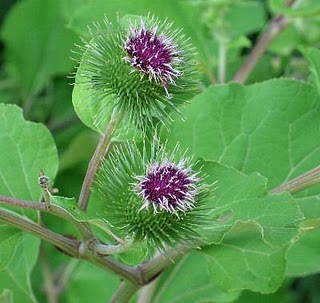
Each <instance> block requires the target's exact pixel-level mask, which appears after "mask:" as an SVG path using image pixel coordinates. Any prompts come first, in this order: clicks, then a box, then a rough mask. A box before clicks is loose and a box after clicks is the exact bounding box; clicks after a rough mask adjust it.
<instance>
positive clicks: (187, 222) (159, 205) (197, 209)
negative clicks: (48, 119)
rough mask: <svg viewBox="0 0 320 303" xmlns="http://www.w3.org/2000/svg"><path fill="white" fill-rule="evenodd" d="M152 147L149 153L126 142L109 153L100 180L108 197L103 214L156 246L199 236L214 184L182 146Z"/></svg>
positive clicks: (101, 191)
mask: <svg viewBox="0 0 320 303" xmlns="http://www.w3.org/2000/svg"><path fill="white" fill-rule="evenodd" d="M151 149H152V150H151V152H149V154H148V153H147V152H146V150H145V149H144V150H143V152H140V151H139V149H138V148H137V146H136V145H135V144H126V145H124V146H120V147H116V148H115V150H114V151H113V152H112V153H111V154H109V155H108V157H107V158H106V159H105V161H104V163H103V165H102V168H101V170H100V172H99V173H98V176H97V183H96V185H97V189H98V190H97V193H98V195H99V196H100V199H101V200H102V201H104V203H106V207H105V209H106V211H105V213H104V219H105V220H106V221H107V222H109V223H110V224H111V225H112V226H113V227H115V228H118V230H119V231H122V235H123V236H128V235H129V236H131V237H133V238H134V239H136V240H146V241H148V243H149V244H152V245H155V246H156V247H158V248H164V247H165V246H166V245H173V244H175V243H178V242H192V241H194V240H195V239H199V238H200V236H199V234H198V233H197V229H199V228H200V227H203V226H204V225H205V224H207V223H208V220H207V219H206V211H205V202H206V201H207V199H208V197H210V196H211V195H210V193H211V189H212V187H211V186H210V185H206V184H204V179H203V176H201V172H197V171H195V169H194V168H193V165H192V159H190V158H186V157H184V155H181V153H180V151H179V148H176V149H175V150H174V151H173V152H172V153H171V154H167V152H166V151H165V146H159V145H157V144H156V145H155V146H153V147H152V148H151Z"/></svg>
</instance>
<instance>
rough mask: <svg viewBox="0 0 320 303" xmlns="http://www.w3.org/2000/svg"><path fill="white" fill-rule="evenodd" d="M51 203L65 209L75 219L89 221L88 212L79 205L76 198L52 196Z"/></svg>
mask: <svg viewBox="0 0 320 303" xmlns="http://www.w3.org/2000/svg"><path fill="white" fill-rule="evenodd" d="M50 204H51V205H54V206H56V207H58V208H61V209H63V210H65V211H66V212H67V213H68V214H69V215H70V216H71V217H72V218H73V219H74V220H76V221H78V222H81V221H82V222H85V221H87V215H86V213H85V212H84V211H83V210H82V209H80V208H79V207H78V204H77V201H76V199H75V198H67V197H60V196H50Z"/></svg>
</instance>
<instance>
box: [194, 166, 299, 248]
mask: <svg viewBox="0 0 320 303" xmlns="http://www.w3.org/2000/svg"><path fill="white" fill-rule="evenodd" d="M199 165H200V166H202V167H203V169H202V170H203V172H204V173H205V174H206V175H207V176H208V177H207V179H206V182H208V183H212V182H214V181H218V182H217V188H216V190H215V192H214V194H215V197H214V198H213V199H211V201H210V203H209V205H208V208H210V209H212V210H211V211H210V212H209V213H210V215H211V216H213V218H214V217H216V218H219V215H220V214H226V215H227V219H226V220H223V218H222V219H221V218H220V219H218V221H217V222H216V223H215V224H214V225H212V227H211V228H208V230H206V232H208V235H207V237H209V239H210V240H211V241H213V242H214V243H219V242H220V241H221V238H222V237H223V236H224V234H225V232H226V231H228V230H229V229H230V228H231V227H232V226H233V225H234V224H235V223H236V222H237V221H255V222H256V223H257V224H259V227H260V228H261V231H262V235H263V237H262V239H263V240H264V241H265V242H266V243H267V244H270V245H278V246H285V245H287V244H289V243H290V241H291V240H292V239H293V238H295V237H296V236H297V235H298V233H299V228H298V222H299V221H300V220H302V219H303V216H302V214H301V212H300V210H299V207H298V205H297V203H296V201H294V199H293V198H292V197H290V196H289V195H287V194H286V193H284V194H282V195H278V196H270V195H267V194H266V179H265V178H263V177H262V176H260V175H259V174H257V173H252V174H250V175H245V174H243V173H240V172H239V171H237V170H235V169H233V168H230V167H225V166H223V165H220V164H218V163H212V162H201V161H200V162H199Z"/></svg>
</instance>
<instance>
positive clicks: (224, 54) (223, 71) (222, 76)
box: [218, 38, 227, 83]
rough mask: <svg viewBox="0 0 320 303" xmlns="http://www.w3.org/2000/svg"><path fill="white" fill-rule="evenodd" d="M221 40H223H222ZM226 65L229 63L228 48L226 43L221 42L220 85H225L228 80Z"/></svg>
mask: <svg viewBox="0 0 320 303" xmlns="http://www.w3.org/2000/svg"><path fill="white" fill-rule="evenodd" d="M220 40H223V39H222V38H221V39H220ZM226 63H227V48H226V44H225V42H224V41H220V42H219V62H218V79H219V83H224V82H225V80H226Z"/></svg>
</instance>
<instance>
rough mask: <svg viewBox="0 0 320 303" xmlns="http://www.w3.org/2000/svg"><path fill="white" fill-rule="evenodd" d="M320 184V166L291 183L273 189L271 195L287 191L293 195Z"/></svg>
mask: <svg viewBox="0 0 320 303" xmlns="http://www.w3.org/2000/svg"><path fill="white" fill-rule="evenodd" d="M318 183H320V166H318V167H316V168H314V169H311V170H309V171H308V172H306V173H304V174H302V175H300V176H298V177H297V178H294V179H292V180H291V181H288V182H285V183H283V184H281V185H280V186H278V187H276V188H274V189H272V190H271V193H272V194H279V193H281V192H284V191H286V192H289V193H291V194H292V193H295V192H298V191H301V190H303V189H306V188H308V187H310V186H312V185H314V184H318Z"/></svg>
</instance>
